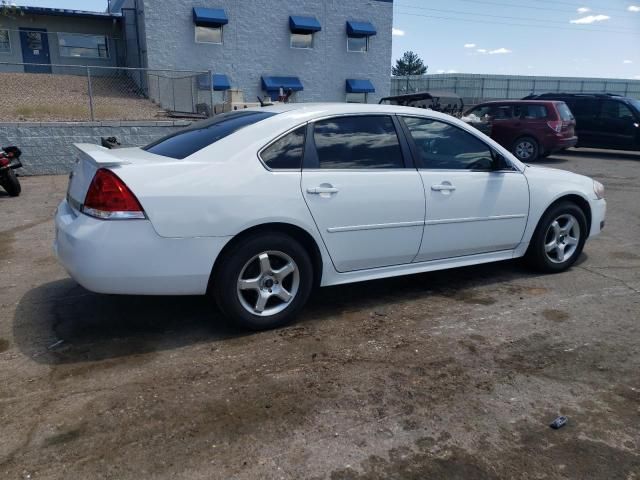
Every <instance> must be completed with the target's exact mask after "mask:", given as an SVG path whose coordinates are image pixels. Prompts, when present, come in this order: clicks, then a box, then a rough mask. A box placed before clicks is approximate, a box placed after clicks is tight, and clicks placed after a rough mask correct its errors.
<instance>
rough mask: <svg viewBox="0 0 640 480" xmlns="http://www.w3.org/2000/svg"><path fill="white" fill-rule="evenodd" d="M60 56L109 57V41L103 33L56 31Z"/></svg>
mask: <svg viewBox="0 0 640 480" xmlns="http://www.w3.org/2000/svg"><path fill="white" fill-rule="evenodd" d="M58 45H59V47H60V56H61V57H75V58H109V42H108V41H107V37H106V36H105V35H84V34H81V33H58Z"/></svg>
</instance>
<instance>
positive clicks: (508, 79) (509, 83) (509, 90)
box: [507, 78, 511, 98]
mask: <svg viewBox="0 0 640 480" xmlns="http://www.w3.org/2000/svg"><path fill="white" fill-rule="evenodd" d="M510 95H511V79H510V78H507V98H511V96H510Z"/></svg>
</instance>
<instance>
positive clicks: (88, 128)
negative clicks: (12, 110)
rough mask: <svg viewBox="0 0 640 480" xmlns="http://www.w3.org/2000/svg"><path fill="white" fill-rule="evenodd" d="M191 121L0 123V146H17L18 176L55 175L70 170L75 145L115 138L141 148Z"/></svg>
mask: <svg viewBox="0 0 640 480" xmlns="http://www.w3.org/2000/svg"><path fill="white" fill-rule="evenodd" d="M190 123H191V122H189V121H184V120H178V121H143V122H33V123H31V122H20V123H4V122H3V123H0V146H3V147H5V146H7V145H17V146H18V147H19V148H20V149H21V150H22V158H21V160H22V164H23V165H24V168H22V169H20V170H18V174H20V175H57V174H66V173H69V172H70V171H71V168H72V167H73V164H74V163H75V160H76V158H77V150H76V148H75V147H74V146H73V144H74V143H95V144H100V137H117V138H118V140H119V141H120V143H122V145H123V146H128V147H135V146H143V145H147V144H149V143H151V142H152V141H154V140H156V139H158V138H160V137H162V136H164V135H168V134H170V133H173V132H175V131H177V130H179V129H182V128H184V127H186V126H187V125H190Z"/></svg>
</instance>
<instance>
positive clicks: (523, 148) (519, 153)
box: [512, 137, 540, 162]
mask: <svg viewBox="0 0 640 480" xmlns="http://www.w3.org/2000/svg"><path fill="white" fill-rule="evenodd" d="M512 152H513V154H514V155H515V156H516V158H517V159H518V160H520V161H521V162H534V161H536V160H537V159H538V155H539V154H540V146H539V145H538V142H537V141H536V139H535V138H532V137H520V138H519V139H518V140H516V142H515V143H514V144H513V150H512Z"/></svg>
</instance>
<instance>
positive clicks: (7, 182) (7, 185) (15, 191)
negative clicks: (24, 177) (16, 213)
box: [1, 170, 22, 197]
mask: <svg viewBox="0 0 640 480" xmlns="http://www.w3.org/2000/svg"><path fill="white" fill-rule="evenodd" d="M1 183H2V186H3V187H4V189H5V190H6V191H7V193H8V194H9V196H11V197H17V196H18V195H20V192H21V191H22V187H21V186H20V181H19V180H18V177H16V174H15V173H13V170H8V171H7V172H6V174H5V176H4V179H3V180H2V182H1Z"/></svg>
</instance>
